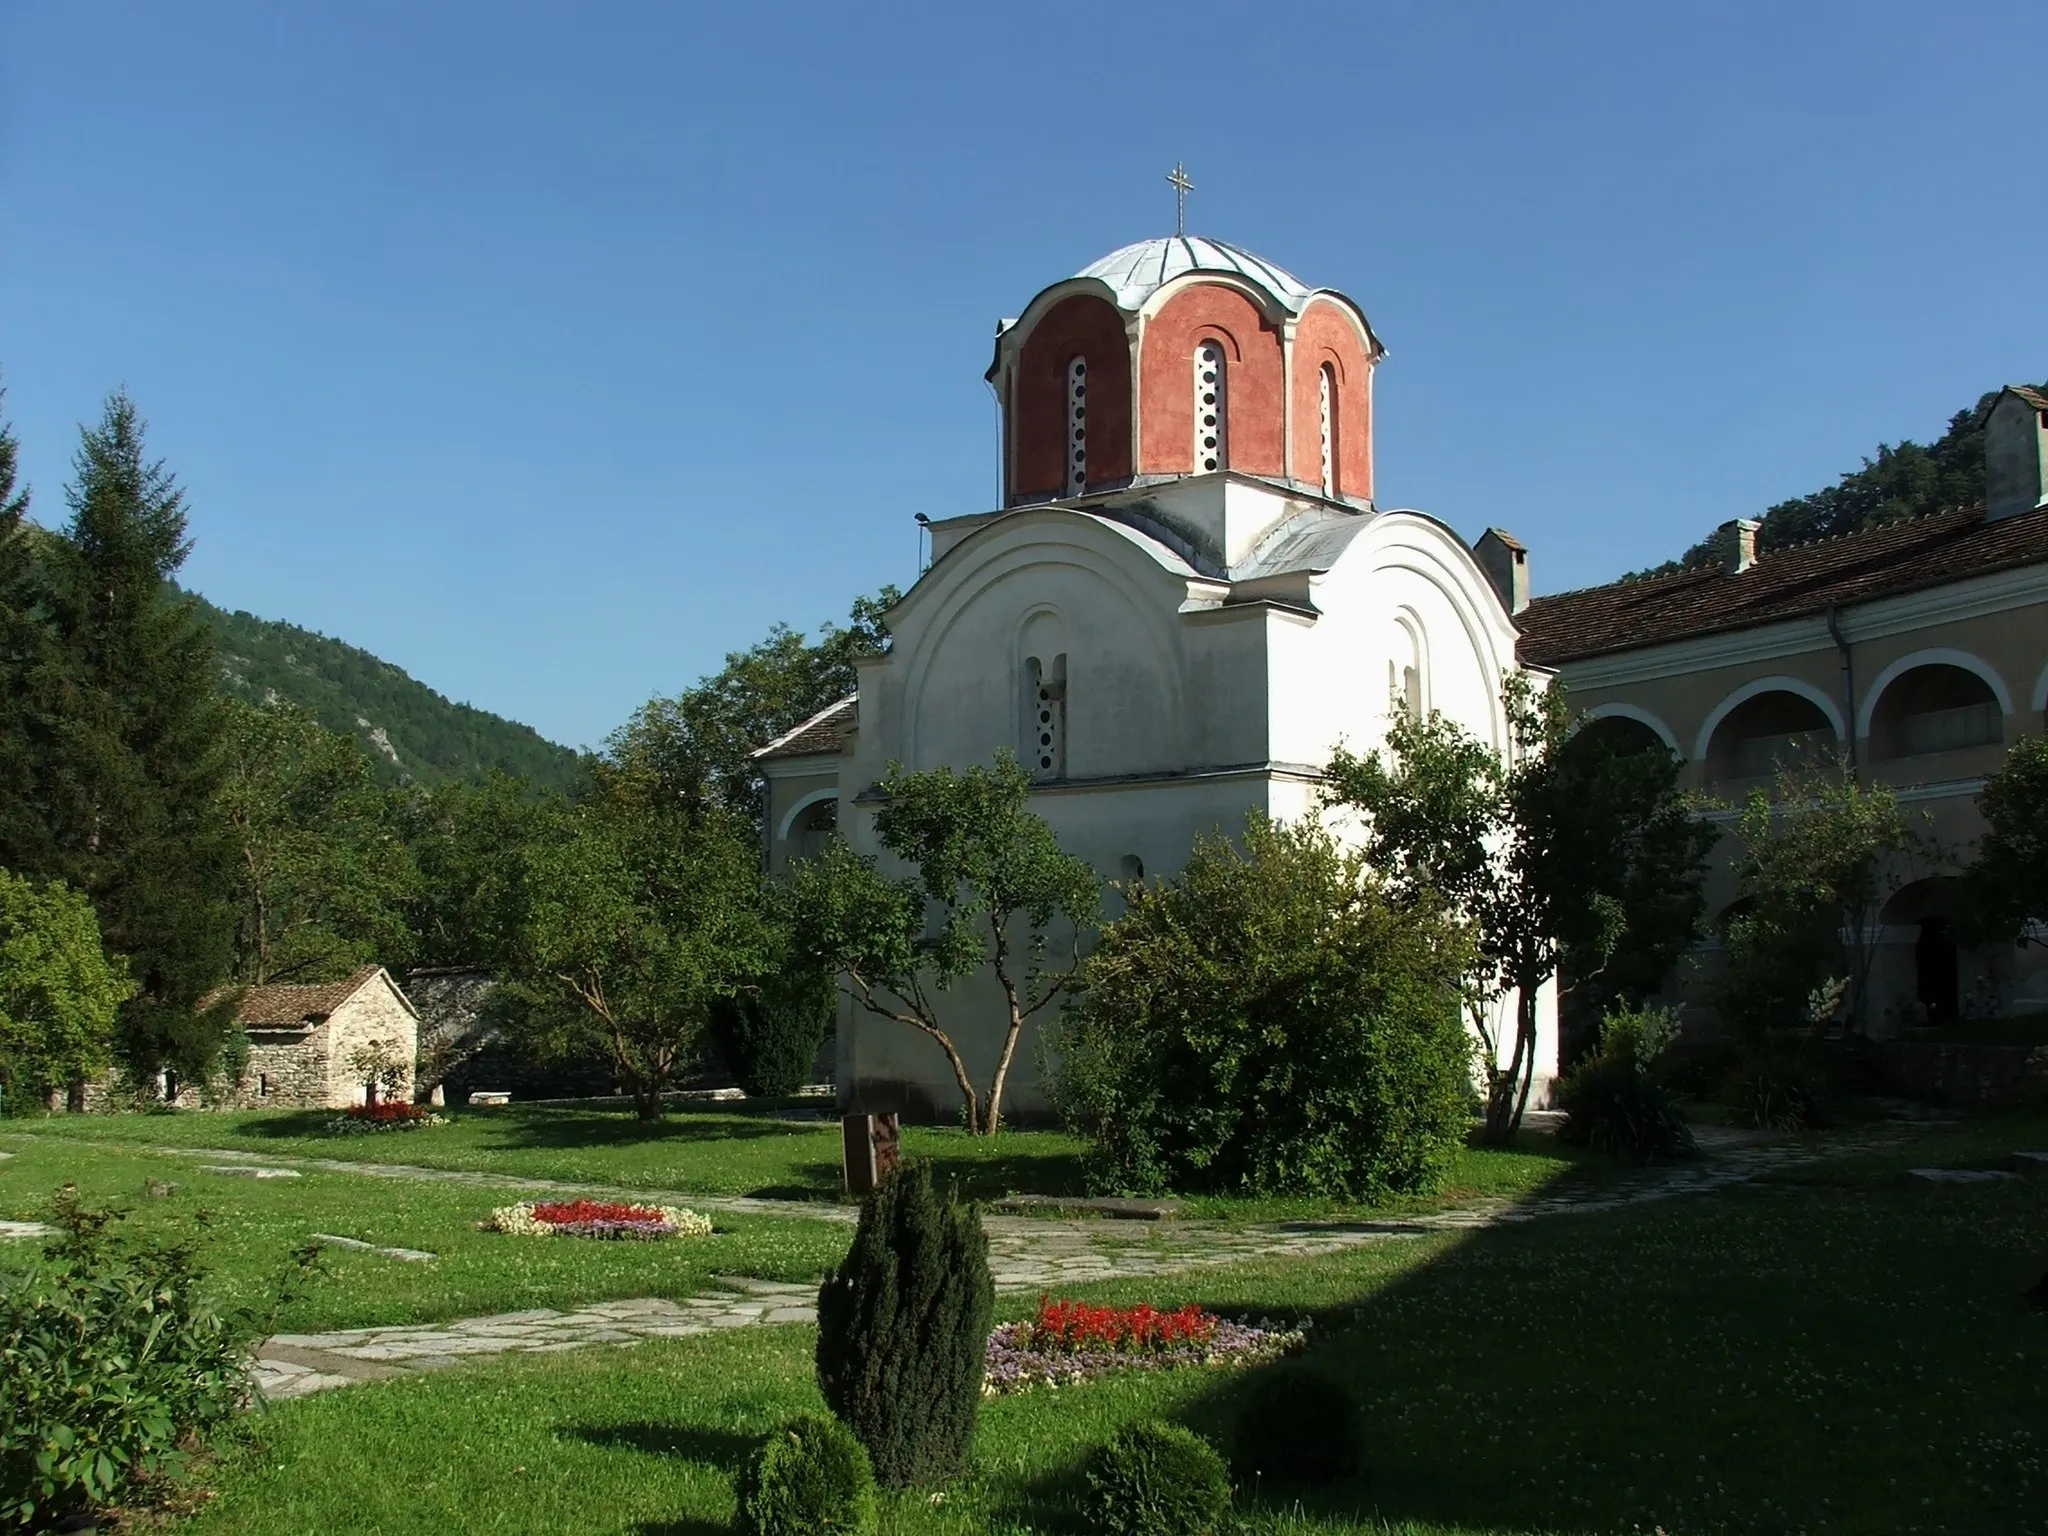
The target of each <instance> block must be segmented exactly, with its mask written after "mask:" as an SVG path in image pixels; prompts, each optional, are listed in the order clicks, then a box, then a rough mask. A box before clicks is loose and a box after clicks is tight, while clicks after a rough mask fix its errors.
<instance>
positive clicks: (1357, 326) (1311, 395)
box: [1292, 296, 1374, 502]
mask: <svg viewBox="0 0 2048 1536" xmlns="http://www.w3.org/2000/svg"><path fill="white" fill-rule="evenodd" d="M1369 341H1370V335H1369V333H1368V332H1366V331H1365V329H1364V327H1363V325H1362V324H1361V322H1360V321H1359V319H1358V316H1357V314H1356V313H1355V312H1354V311H1353V310H1352V309H1351V308H1350V306H1348V305H1345V304H1341V303H1339V302H1338V301H1337V300H1335V299H1333V298H1329V297H1326V296H1318V297H1316V298H1314V299H1311V300H1310V301H1309V302H1308V304H1307V306H1306V307H1305V308H1304V309H1303V310H1302V312H1301V319H1300V321H1299V323H1298V324H1297V325H1296V327H1295V331H1294V369H1293V372H1294V384H1293V393H1294V409H1293V412H1292V417H1293V427H1292V436H1293V442H1292V448H1293V466H1292V474H1293V477H1294V478H1295V479H1296V480H1299V481H1302V482H1304V483H1305V484H1308V485H1321V483H1322V460H1323V401H1322V372H1323V370H1324V368H1326V367H1327V368H1328V369H1329V370H1330V373H1331V376H1332V381H1333V383H1334V385H1335V400H1334V402H1333V404H1334V410H1333V412H1332V415H1331V423H1330V425H1331V429H1332V430H1331V436H1332V444H1331V446H1332V449H1333V454H1332V457H1333V461H1334V462H1333V463H1332V465H1331V468H1332V470H1333V472H1334V476H1333V478H1334V479H1335V481H1336V485H1335V486H1334V493H1335V494H1336V495H1338V496H1341V497H1344V498H1346V499H1348V500H1351V501H1366V502H1369V501H1371V500H1372V372H1373V362H1374V354H1373V352H1372V350H1371V349H1370V347H1369V345H1368V343H1369Z"/></svg>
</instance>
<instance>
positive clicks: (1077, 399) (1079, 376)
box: [1067, 357, 1088, 496]
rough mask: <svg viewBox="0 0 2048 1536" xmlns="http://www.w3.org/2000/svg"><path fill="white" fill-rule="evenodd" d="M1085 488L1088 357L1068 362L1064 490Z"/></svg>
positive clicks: (1076, 491)
mask: <svg viewBox="0 0 2048 1536" xmlns="http://www.w3.org/2000/svg"><path fill="white" fill-rule="evenodd" d="M1087 489H1088V359H1087V358H1085V357H1077V358H1075V359H1074V360H1073V361H1072V362H1070V363H1068V364H1067V494H1068V495H1069V496H1078V495H1080V494H1081V493H1082V492H1083V491H1085V490H1087Z"/></svg>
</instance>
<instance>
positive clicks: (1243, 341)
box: [1137, 281, 1287, 476]
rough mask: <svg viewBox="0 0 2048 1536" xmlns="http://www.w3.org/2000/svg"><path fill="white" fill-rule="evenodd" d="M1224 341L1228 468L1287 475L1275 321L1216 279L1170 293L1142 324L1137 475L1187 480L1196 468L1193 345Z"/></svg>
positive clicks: (1283, 389) (1283, 396) (1283, 371)
mask: <svg viewBox="0 0 2048 1536" xmlns="http://www.w3.org/2000/svg"><path fill="white" fill-rule="evenodd" d="M1212 339H1213V340H1216V341H1219V342H1221V343H1222V344H1223V347H1224V351H1225V353H1226V355H1227V356H1228V358H1229V360H1230V361H1229V395H1228V399H1229V440H1230V461H1229V465H1228V467H1229V468H1231V469H1235V470H1240V471H1242V472H1244V473H1245V474H1252V475H1269V476H1278V475H1281V474H1284V473H1285V472H1286V444H1285V440H1284V430H1283V428H1284V421H1285V416H1286V393H1287V390H1286V363H1285V359H1284V358H1283V356H1282V351H1281V337H1280V324H1279V321H1278V320H1277V319H1275V318H1274V317H1272V316H1270V315H1268V314H1267V313H1266V311H1265V309H1264V308H1262V307H1261V305H1259V304H1258V303H1257V302H1256V301H1255V300H1254V299H1253V298H1252V297H1251V295H1250V294H1249V293H1247V292H1246V291H1244V290H1243V289H1241V288H1238V287H1235V286H1232V285H1230V284H1227V283H1223V282H1217V281H1194V282H1189V283H1187V284H1185V285H1184V286H1179V287H1175V288H1173V289H1171V290H1170V291H1168V292H1167V293H1166V295H1165V297H1164V299H1163V301H1162V302H1161V303H1160V304H1159V307H1158V308H1157V309H1156V310H1153V311H1151V312H1150V313H1149V314H1148V316H1147V317H1146V319H1145V321H1144V329H1143V330H1142V331H1141V333H1140V339H1139V344H1138V390H1137V392H1138V417H1139V420H1138V472H1139V473H1140V474H1161V475H1185V474H1191V473H1193V472H1194V467H1195V450H1194V442H1195V397H1194V356H1195V348H1196V347H1197V346H1199V345H1200V344H1201V343H1202V342H1203V341H1206V340H1212Z"/></svg>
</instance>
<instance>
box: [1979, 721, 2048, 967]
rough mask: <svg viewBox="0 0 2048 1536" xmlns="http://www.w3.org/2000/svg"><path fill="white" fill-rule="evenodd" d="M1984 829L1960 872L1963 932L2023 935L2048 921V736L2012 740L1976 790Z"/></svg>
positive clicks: (1986, 936)
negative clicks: (2001, 764) (2000, 765)
mask: <svg viewBox="0 0 2048 1536" xmlns="http://www.w3.org/2000/svg"><path fill="white" fill-rule="evenodd" d="M1977 809H1978V810H1979V811H1981V812H1982V813H1983V816H1984V835H1983V836H1982V837H1981V838H1979V839H1978V840H1977V850H1976V855H1975V857H1974V858H1973V859H1972V860H1971V862H1970V866H1969V868H1968V869H1966V870H1965V871H1964V873H1963V886H1962V891H1963V897H1964V900H1963V904H1962V906H1963V913H1964V917H1965V928H1966V930H1967V932H1966V935H1965V936H1966V937H1968V938H1971V939H1975V940H1978V941H1980V942H1982V941H1989V940H2004V941H2005V942H2007V943H2012V942H2015V941H2024V940H2025V939H2026V938H2027V936H2028V935H2029V933H2030V932H2031V929H2032V925H2033V924H2036V923H2048V736H2026V737H2022V738H2021V739H2020V740H2019V741H2016V742H2014V743H2013V747H2012V750H2011V751H2010V752H2009V753H2007V754H2006V759H2005V766H2004V767H2003V768H2001V769H2000V770H1999V771H1998V772H1997V773H1994V774H1993V775H1991V777H1989V778H1988V779H1986V780H1985V781H1984V788H1983V790H1982V791H1981V792H1980V793H1979V794H1978V796H1977Z"/></svg>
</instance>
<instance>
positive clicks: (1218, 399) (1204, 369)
mask: <svg viewBox="0 0 2048 1536" xmlns="http://www.w3.org/2000/svg"><path fill="white" fill-rule="evenodd" d="M1229 464H1230V374H1229V367H1228V364H1227V363H1226V362H1225V360H1224V356H1223V343H1222V342H1220V341H1204V342H1200V343H1198V344H1197V345H1196V347H1195V469H1196V471H1197V472H1198V473H1202V474H1208V473H1210V472H1212V471H1215V470H1219V469H1225V468H1228V467H1229Z"/></svg>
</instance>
